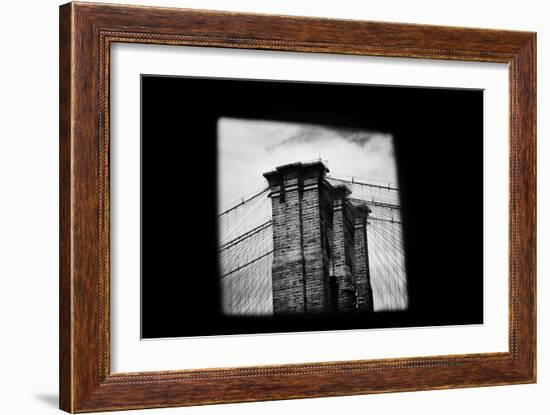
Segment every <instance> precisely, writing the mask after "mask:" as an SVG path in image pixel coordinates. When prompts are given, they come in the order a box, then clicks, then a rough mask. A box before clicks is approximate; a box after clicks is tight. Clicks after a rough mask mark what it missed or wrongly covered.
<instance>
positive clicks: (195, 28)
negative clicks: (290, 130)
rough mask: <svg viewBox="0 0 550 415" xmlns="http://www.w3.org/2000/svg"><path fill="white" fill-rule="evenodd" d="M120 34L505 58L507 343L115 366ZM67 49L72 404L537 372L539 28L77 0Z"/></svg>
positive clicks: (420, 384) (65, 300)
mask: <svg viewBox="0 0 550 415" xmlns="http://www.w3.org/2000/svg"><path fill="white" fill-rule="evenodd" d="M113 42H130V43H151V44H171V45H191V46H215V47H227V48H241V49H265V50H285V51H300V52H311V53H337V54H354V55H370V56H392V57H410V58H426V59H447V60H465V61H483V62H502V63H508V64H509V65H510V66H509V68H510V71H509V73H510V244H509V247H510V272H509V278H510V300H509V301H510V332H509V344H510V347H509V352H507V353H489V354H471V355H459V356H434V357H423V358H409V359H398V358H396V359H385V360H366V361H349V362H332V363H331V362H323V363H313V362H307V363H303V364H294V365H282V366H266V367H247V368H229V369H200V368H197V369H193V370H185V371H171V372H147V373H127V374H121V373H111V372H110V358H109V350H110V344H109V297H110V294H109V264H110V257H109V255H110V247H109V67H110V64H109V59H110V45H111V44H112V43H113ZM59 58H60V407H61V409H63V410H65V411H68V412H90V411H101V410H114V409H133V408H150V407H166V406H181V405H199V404H206V403H221V402H242V401H258V400H268V399H291V398H303V397H314V396H340V395H353V394H362V393H379V392H394V391H408V390H425V389H442V388H451V387H469V386H482V385H503V384H512V383H529V382H534V381H535V378H536V347H535V345H536V333H535V283H536V281H535V269H536V263H535V259H536V258H535V251H536V234H535V227H536V213H535V206H536V194H535V190H536V172H535V166H536V160H535V159H536V140H535V136H536V118H535V114H536V110H535V103H536V85H535V82H536V69H535V68H536V36H535V34H534V33H526V32H512V31H497V30H486V29H465V28H452V27H438V26H426V25H408V24H395V23H376V22H363V21H350V20H330V19H313V18H302V17H288V16H268V15H252V14H237V13H226V12H224V13H222V12H207V11H192V10H183V9H166V8H151V7H133V6H113V5H103V4H86V3H70V4H66V5H63V6H61V9H60V57H59ZM489 110H490V109H489Z"/></svg>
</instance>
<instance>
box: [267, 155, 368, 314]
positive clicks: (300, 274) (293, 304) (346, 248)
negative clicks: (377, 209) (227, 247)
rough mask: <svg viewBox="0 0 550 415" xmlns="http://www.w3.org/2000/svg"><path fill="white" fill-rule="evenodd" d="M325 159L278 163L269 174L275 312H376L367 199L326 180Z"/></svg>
mask: <svg viewBox="0 0 550 415" xmlns="http://www.w3.org/2000/svg"><path fill="white" fill-rule="evenodd" d="M327 172H328V168H327V167H326V166H325V165H324V164H323V163H322V162H321V161H316V162H312V163H293V164H287V165H283V166H279V167H277V168H276V169H275V170H273V171H270V172H267V173H265V174H264V177H265V178H266V179H267V181H268V183H269V187H270V197H271V203H272V216H273V249H274V251H273V265H272V285H273V312H274V314H275V315H280V314H306V313H307V314H318V313H328V312H357V311H372V310H373V300H372V289H371V285H370V275H369V263H368V245H367V237H366V232H367V226H366V225H367V218H368V214H369V213H370V209H369V208H368V207H367V205H366V204H365V203H364V202H357V201H352V200H351V199H350V198H349V190H348V189H347V188H346V187H345V186H333V185H331V184H330V183H329V182H328V181H327V180H326V177H325V176H326V173H327Z"/></svg>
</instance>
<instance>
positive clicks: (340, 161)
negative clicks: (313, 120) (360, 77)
mask: <svg viewBox="0 0 550 415" xmlns="http://www.w3.org/2000/svg"><path fill="white" fill-rule="evenodd" d="M319 157H320V158H321V159H323V160H326V161H327V162H328V167H329V169H330V174H331V175H333V176H335V177H341V178H349V177H350V176H355V177H356V178H362V179H365V180H367V179H368V180H371V181H377V182H382V183H397V174H396V167H395V161H394V155H393V142H392V136H391V135H390V134H385V133H380V132H376V131H365V130H355V129H348V128H341V127H328V126H319V125H312V124H297V123H286V122H278V121H263V120H247V119H236V118H220V120H219V121H218V163H219V164H218V167H219V169H218V174H219V184H220V185H219V192H220V195H219V196H220V206H219V209H220V211H224V210H226V209H227V208H230V207H231V206H233V205H234V204H235V203H237V202H238V201H239V200H241V198H246V197H247V196H250V195H252V194H254V193H256V192H258V191H260V190H261V189H262V188H264V187H266V185H267V183H266V181H265V178H264V177H263V176H262V174H263V173H265V172H266V171H269V170H273V169H274V168H275V167H276V166H280V165H282V164H288V163H295V162H298V161H311V160H315V159H319Z"/></svg>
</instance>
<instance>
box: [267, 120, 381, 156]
mask: <svg viewBox="0 0 550 415" xmlns="http://www.w3.org/2000/svg"><path fill="white" fill-rule="evenodd" d="M377 134H379V133H374V132H370V131H364V130H357V129H351V128H343V127H325V126H318V125H303V126H300V127H299V128H298V130H297V131H296V133H295V134H294V135H292V136H291V137H289V138H286V139H284V140H283V141H280V142H277V143H275V144H272V145H270V146H268V147H267V151H273V150H275V149H277V148H279V147H288V146H292V145H296V144H303V143H305V144H311V143H318V142H321V141H328V140H334V139H341V140H344V141H347V142H349V143H352V144H357V145H359V146H363V145H365V144H366V143H368V142H369V141H370V140H371V139H372V138H373V137H374V136H376V135H377Z"/></svg>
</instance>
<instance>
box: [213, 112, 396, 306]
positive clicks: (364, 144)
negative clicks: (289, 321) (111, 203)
mask: <svg viewBox="0 0 550 415" xmlns="http://www.w3.org/2000/svg"><path fill="white" fill-rule="evenodd" d="M218 135H219V142H218V157H219V170H218V183H219V188H218V191H219V206H220V207H222V209H223V210H222V211H221V212H220V213H219V215H218V223H219V231H218V232H219V237H220V262H221V273H222V275H221V277H220V278H221V287H222V301H223V311H224V313H225V314H228V315H284V314H319V313H340V312H373V311H380V310H406V309H407V283H406V273H405V263H404V260H405V257H404V250H403V239H402V235H403V232H402V228H401V217H400V207H399V188H398V186H397V184H396V181H397V174H396V165H395V159H394V149H393V139H392V136H391V134H388V133H382V132H374V131H366V130H359V129H353V128H340V127H333V126H322V125H314V124H297V123H284V122H280V121H263V120H246V119H232V118H221V119H220V121H219V124H218ZM243 150H244V151H243ZM316 153H317V155H318V157H317V158H314V156H315V155H316ZM255 155H256V156H255ZM346 169H347V170H346ZM262 172H263V173H262ZM337 172H342V173H341V174H340V175H338V173H337ZM262 186H263V187H262ZM258 188H259V189H260V190H259V191H258ZM251 191H253V193H252V194H251ZM239 195H244V197H241V198H239ZM235 201H237V202H235ZM225 206H228V208H227V209H225V208H224V207H225Z"/></svg>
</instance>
